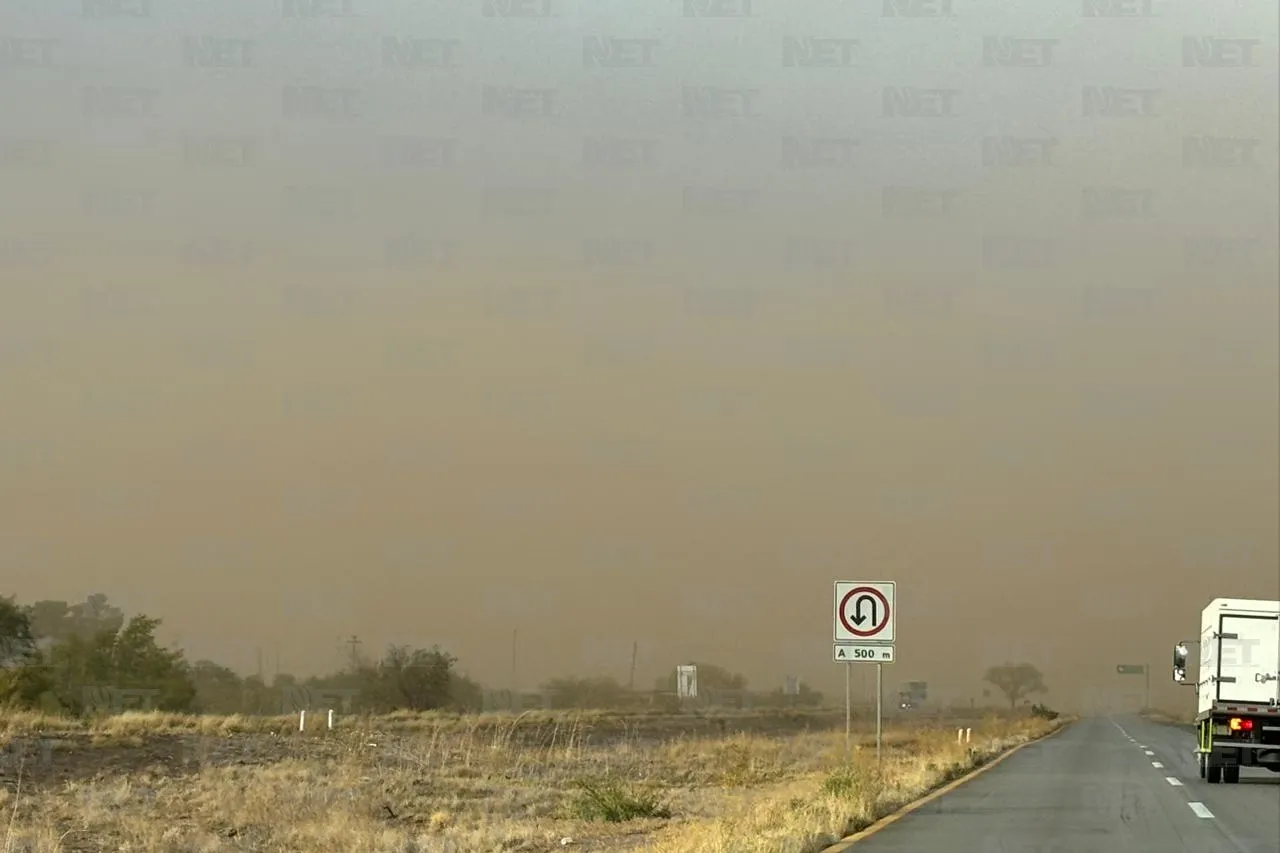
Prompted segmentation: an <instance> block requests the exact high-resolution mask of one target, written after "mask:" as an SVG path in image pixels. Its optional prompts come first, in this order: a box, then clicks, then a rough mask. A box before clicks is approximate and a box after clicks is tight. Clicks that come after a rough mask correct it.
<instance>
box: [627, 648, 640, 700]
mask: <svg viewBox="0 0 1280 853" xmlns="http://www.w3.org/2000/svg"><path fill="white" fill-rule="evenodd" d="M639 648H640V641H639V640H632V641H631V677H630V678H628V679H627V692H628V693H634V692H635V690H636V651H637V650H638V649H639Z"/></svg>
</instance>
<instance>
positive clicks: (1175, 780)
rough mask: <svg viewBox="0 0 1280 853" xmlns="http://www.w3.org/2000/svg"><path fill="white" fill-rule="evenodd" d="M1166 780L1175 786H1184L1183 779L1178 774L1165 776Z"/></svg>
mask: <svg viewBox="0 0 1280 853" xmlns="http://www.w3.org/2000/svg"><path fill="white" fill-rule="evenodd" d="M1164 781H1166V782H1168V783H1169V784H1170V785H1172V786H1173V787H1175V788H1181V787H1182V780H1181V779H1179V778H1178V777H1177V776H1166V777H1164Z"/></svg>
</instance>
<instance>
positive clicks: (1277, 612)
mask: <svg viewBox="0 0 1280 853" xmlns="http://www.w3.org/2000/svg"><path fill="white" fill-rule="evenodd" d="M1199 644H1200V671H1199V673H1198V675H1197V676H1196V681H1194V682H1189V681H1187V656H1188V649H1187V643H1186V642H1182V643H1179V644H1178V645H1177V646H1176V647H1174V650H1173V680H1174V681H1175V682H1177V683H1178V684H1185V685H1187V686H1194V687H1195V688H1196V692H1197V695H1198V697H1199V698H1198V704H1197V707H1196V733H1197V743H1196V749H1195V752H1196V759H1197V763H1198V764H1199V765H1200V778H1201V779H1204V780H1206V781H1208V782H1210V783H1212V784H1217V783H1219V782H1226V783H1228V784H1234V783H1236V782H1239V781H1240V768H1241V767H1265V768H1266V769H1268V770H1271V771H1273V772H1276V773H1280V601H1269V600H1265V599H1251V598H1215V599H1214V600H1213V601H1210V602H1209V604H1208V606H1206V607H1205V608H1204V610H1203V611H1202V612H1201V614H1200V640H1199Z"/></svg>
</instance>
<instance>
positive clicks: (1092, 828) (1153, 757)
mask: <svg viewBox="0 0 1280 853" xmlns="http://www.w3.org/2000/svg"><path fill="white" fill-rule="evenodd" d="M1194 743H1195V735H1194V734H1193V733H1192V732H1191V731H1189V730H1187V729H1186V728H1177V727H1174V726H1165V725H1160V724H1158V723H1151V722H1148V721H1146V720H1143V719H1141V718H1138V717H1119V716H1118V717H1114V718H1096V719H1085V720H1081V721H1080V722H1078V723H1075V724H1074V725H1071V726H1069V727H1068V728H1067V729H1065V730H1064V731H1062V732H1060V733H1058V734H1056V735H1054V736H1053V737H1050V738H1048V739H1046V740H1044V741H1041V742H1039V743H1035V744H1031V745H1030V746H1027V747H1024V748H1023V749H1021V750H1019V751H1018V752H1017V753H1016V754H1014V755H1011V756H1009V757H1008V758H1007V759H1006V760H1004V761H1003V762H1001V763H1000V764H999V765H997V766H995V767H992V768H991V769H990V770H989V771H988V772H986V773H983V774H981V775H979V776H977V777H975V778H974V779H972V780H971V781H968V782H965V783H964V784H962V785H960V786H959V787H958V788H956V789H954V790H952V791H949V792H947V793H945V794H943V795H941V796H940V797H938V798H936V799H934V800H933V801H931V802H928V803H926V804H925V805H923V806H921V807H920V808H918V809H916V810H915V811H913V812H911V813H910V814H907V815H904V816H903V817H902V818H901V819H899V820H898V821H896V822H894V823H891V824H889V825H887V826H885V827H884V828H882V829H880V830H879V831H877V832H875V833H873V834H871V835H869V836H867V837H865V838H863V839H861V840H859V841H857V842H855V843H854V844H853V845H852V846H851V847H850V848H849V851H850V853H934V851H937V853H1094V851H1096V853H1182V851H1186V852H1187V853H1280V774H1276V773H1272V772H1270V771H1268V770H1253V769H1244V770H1242V771H1241V773H1240V782H1239V783H1238V784H1235V785H1225V784H1219V785H1210V784H1208V783H1207V782H1205V781H1204V780H1202V779H1201V778H1200V775H1199V772H1198V771H1197V769H1196V762H1195V757H1194V755H1192V753H1191V749H1192V748H1193V746H1194Z"/></svg>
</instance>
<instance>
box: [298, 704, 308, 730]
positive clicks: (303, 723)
mask: <svg viewBox="0 0 1280 853" xmlns="http://www.w3.org/2000/svg"><path fill="white" fill-rule="evenodd" d="M306 730H307V712H306V710H305V709H303V710H301V711H299V712H298V731H300V732H305V731H306Z"/></svg>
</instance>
